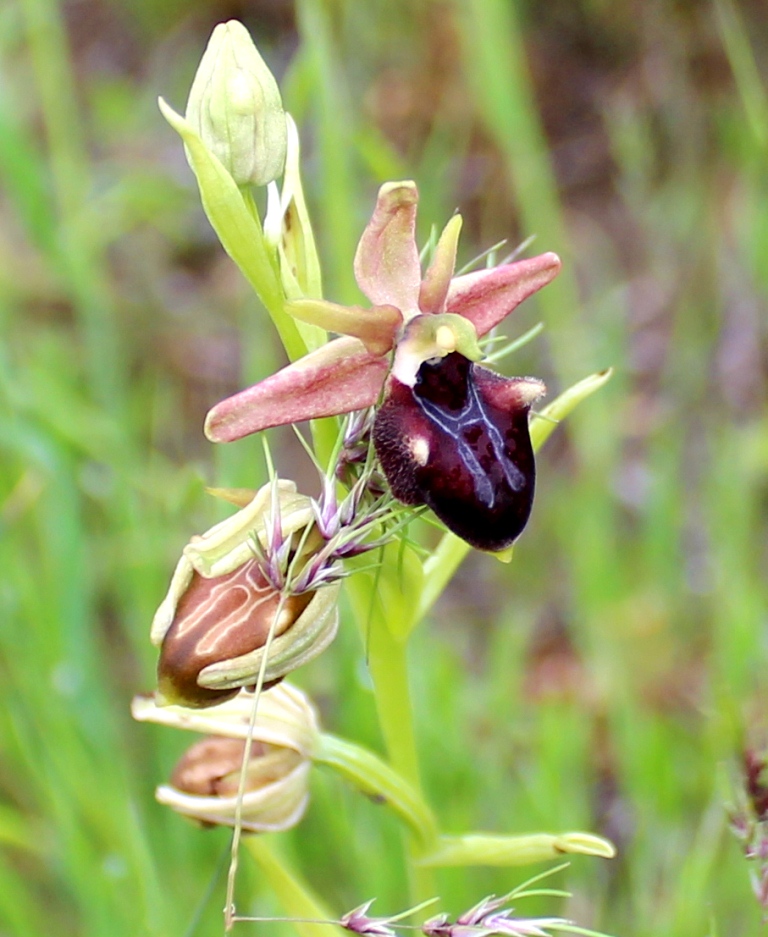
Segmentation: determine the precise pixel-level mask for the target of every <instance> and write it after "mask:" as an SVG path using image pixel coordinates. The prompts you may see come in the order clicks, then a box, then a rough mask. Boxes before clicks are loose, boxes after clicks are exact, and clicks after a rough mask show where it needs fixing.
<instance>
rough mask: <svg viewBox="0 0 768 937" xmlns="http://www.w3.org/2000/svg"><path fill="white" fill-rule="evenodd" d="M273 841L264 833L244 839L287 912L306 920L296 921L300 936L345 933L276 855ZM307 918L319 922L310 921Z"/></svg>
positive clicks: (309, 890)
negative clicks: (333, 922)
mask: <svg viewBox="0 0 768 937" xmlns="http://www.w3.org/2000/svg"><path fill="white" fill-rule="evenodd" d="M272 843H273V840H272V839H271V838H270V837H269V836H264V835H259V836H248V837H246V838H245V840H244V845H245V847H246V849H247V850H248V852H249V853H250V854H251V856H252V858H253V859H254V860H255V861H256V862H257V863H258V865H259V867H260V869H261V871H262V874H263V875H264V878H265V879H266V880H267V882H268V884H269V886H270V888H271V890H272V891H273V892H274V893H275V895H276V896H277V900H278V901H279V902H280V904H281V905H282V907H283V910H284V911H285V912H286V914H288V915H290V916H291V917H292V918H303V919H304V920H296V921H294V922H293V926H294V927H295V928H296V930H297V932H298V933H299V934H300V935H301V937H339V934H342V933H346V931H344V930H343V929H342V928H341V927H338V926H337V925H335V924H332V923H330V922H331V921H333V920H335V916H334V915H333V914H332V913H331V912H330V911H329V910H328V908H326V906H325V905H324V904H323V902H322V901H321V900H320V899H319V898H318V897H317V896H316V895H315V894H314V893H313V892H312V891H311V889H310V888H309V886H308V885H307V884H306V882H304V881H302V879H301V878H300V876H299V875H298V873H296V872H295V871H294V870H293V869H291V868H290V867H289V866H288V864H287V863H286V862H285V860H284V859H282V858H281V857H280V856H279V855H278V854H277V852H276V850H275V849H274V848H273V845H272ZM307 919H311V920H312V921H314V922H318V923H310V921H309V920H307Z"/></svg>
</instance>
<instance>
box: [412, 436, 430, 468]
mask: <svg viewBox="0 0 768 937" xmlns="http://www.w3.org/2000/svg"><path fill="white" fill-rule="evenodd" d="M408 448H409V449H410V450H411V455H412V456H413V459H414V461H415V462H417V463H418V464H419V465H426V464H427V459H428V458H429V443H428V442H427V440H426V439H425V438H424V437H423V436H413V437H412V438H411V439H409V440H408Z"/></svg>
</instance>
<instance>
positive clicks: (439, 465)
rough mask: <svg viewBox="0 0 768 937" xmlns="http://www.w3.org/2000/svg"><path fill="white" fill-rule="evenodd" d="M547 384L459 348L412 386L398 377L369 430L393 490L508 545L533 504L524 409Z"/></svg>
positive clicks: (460, 531) (428, 366) (477, 538)
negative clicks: (499, 369)
mask: <svg viewBox="0 0 768 937" xmlns="http://www.w3.org/2000/svg"><path fill="white" fill-rule="evenodd" d="M543 391H544V385H543V384H541V382H540V381H535V380H532V379H530V378H513V379H511V380H507V379H505V378H503V377H501V376H499V375H498V374H494V373H493V372H492V371H489V370H487V369H486V368H481V367H478V366H477V365H475V364H473V363H472V362H471V361H469V360H468V359H467V358H465V357H464V356H463V355H460V354H459V353H458V352H453V353H451V354H449V355H447V356H446V357H445V358H440V359H438V360H437V361H434V362H432V361H427V362H424V364H422V365H421V367H420V368H419V371H418V374H417V377H416V381H415V383H414V385H413V387H409V386H408V385H407V384H404V383H402V382H401V381H400V380H398V378H397V377H395V376H393V377H392V378H391V379H390V386H389V390H388V393H387V394H386V396H385V399H384V402H383V404H382V406H381V409H380V410H379V412H378V413H377V415H376V421H375V423H374V430H373V438H374V444H375V446H376V452H377V454H378V456H379V461H380V462H381V465H382V468H383V470H384V473H385V475H386V476H387V479H388V481H389V484H390V487H391V489H392V493H393V494H394V496H395V497H396V498H398V499H399V500H400V501H402V502H404V503H405V504H413V505H419V504H427V505H428V506H429V507H430V508H432V510H433V511H434V512H435V514H436V515H437V516H438V517H439V518H440V519H441V520H442V521H443V522H444V523H445V524H446V526H447V527H448V528H449V529H450V530H452V531H453V532H454V533H455V534H457V535H458V536H459V537H461V538H462V539H463V540H466V541H467V543H470V544H471V545H472V546H474V547H477V548H478V549H481V550H493V551H498V550H504V549H506V548H507V547H508V546H510V544H511V543H512V542H513V541H514V540H515V539H516V538H517V536H518V535H519V534H520V532H521V531H522V529H523V527H524V526H525V524H526V521H527V520H528V515H529V514H530V511H531V505H532V503H533V491H534V481H535V467H534V458H533V447H532V445H531V437H530V434H529V432H528V411H529V409H530V406H531V403H532V402H533V401H534V400H536V398H537V397H539V396H541V394H542V393H543Z"/></svg>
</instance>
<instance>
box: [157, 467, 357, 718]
mask: <svg viewBox="0 0 768 937" xmlns="http://www.w3.org/2000/svg"><path fill="white" fill-rule="evenodd" d="M313 524H314V514H313V511H312V507H311V502H310V499H309V498H306V497H304V496H303V495H299V494H297V493H296V490H295V486H293V485H292V484H291V483H287V482H278V483H277V486H276V487H273V486H272V485H267V486H265V487H264V488H262V489H261V490H260V491H259V492H257V493H256V495H255V496H254V498H253V499H252V501H251V502H250V503H249V504H248V505H246V507H244V508H243V509H242V510H241V511H239V512H238V513H237V514H234V515H233V516H232V517H230V518H228V519H227V520H225V521H222V523H220V524H217V525H216V526H215V527H213V528H212V529H211V530H209V531H208V532H207V533H205V534H203V535H202V536H201V537H195V538H193V540H192V541H190V543H189V544H188V545H187V546H186V547H185V549H184V552H183V555H182V558H181V560H180V561H179V564H178V566H177V568H176V572H175V573H174V575H173V579H172V581H171V586H170V589H169V592H168V595H167V596H166V598H165V599H164V601H163V602H162V603H161V605H160V608H159V609H158V611H157V614H156V615H155V621H154V623H153V628H152V638H153V641H154V642H155V643H156V644H159V645H160V659H159V662H158V668H157V673H158V698H159V700H160V701H161V702H164V703H167V704H168V703H180V704H183V705H185V706H212V705H215V704H216V703H219V702H222V701H223V700H225V699H228V698H230V697H232V696H234V695H235V694H236V693H237V692H238V690H239V689H240V688H241V687H243V686H251V685H253V684H255V683H256V682H257V680H258V677H259V673H260V672H261V669H262V664H264V655H265V653H267V647H268V648H269V650H268V654H267V661H266V664H264V668H265V669H264V685H265V686H269V685H270V684H272V683H275V682H276V681H278V680H280V679H282V677H284V676H285V675H286V674H287V673H289V672H290V671H292V670H295V669H296V668H297V667H299V666H301V665H302V664H304V663H306V662H307V661H309V660H311V659H312V658H313V657H315V656H317V655H318V654H319V653H320V652H321V651H323V650H324V649H325V648H326V647H327V646H328V644H329V643H330V642H331V641H332V640H333V638H334V636H335V634H336V630H337V628H338V610H337V599H338V592H339V588H340V583H339V582H338V581H337V582H330V583H329V584H326V585H323V586H322V587H321V588H318V589H316V590H314V591H308V592H306V593H304V594H302V595H292V594H290V591H286V590H281V589H278V588H276V586H275V585H274V583H273V582H272V581H270V579H269V578H268V575H267V571H266V570H265V568H264V563H263V560H262V559H261V558H260V557H259V556H257V552H259V550H261V551H262V553H263V552H264V551H265V550H268V552H270V554H271V558H272V559H273V560H274V563H273V565H274V566H275V570H274V571H275V572H277V573H279V569H278V566H279V563H280V562H281V558H282V561H285V562H286V563H290V562H291V558H292V557H293V558H295V559H296V561H297V562H296V565H297V566H298V568H301V564H303V563H304V562H306V561H307V560H309V559H310V558H311V557H312V556H313V555H314V553H313V551H314V550H316V549H317V547H318V545H319V542H320V541H321V538H320V537H319V535H316V532H314V531H312V530H311V528H312V525H313ZM258 544H260V545H261V546H260V547H259V546H258ZM270 632H272V639H271V640H269V635H270Z"/></svg>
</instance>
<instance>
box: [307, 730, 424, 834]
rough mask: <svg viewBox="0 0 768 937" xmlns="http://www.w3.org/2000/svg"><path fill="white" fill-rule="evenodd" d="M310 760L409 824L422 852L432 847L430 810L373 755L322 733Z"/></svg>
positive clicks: (389, 768) (401, 780)
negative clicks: (329, 769)
mask: <svg viewBox="0 0 768 937" xmlns="http://www.w3.org/2000/svg"><path fill="white" fill-rule="evenodd" d="M313 760H314V761H315V762H317V763H319V764H323V765H327V766H328V767H329V768H333V769H334V771H337V772H338V773H339V774H341V775H343V776H344V777H345V778H346V779H347V780H348V781H351V782H352V783H353V784H354V785H355V786H356V787H358V788H359V789H360V790H361V791H362V792H363V793H364V794H367V795H369V796H376V797H380V798H382V799H383V800H384V802H385V803H386V805H387V806H388V807H390V808H391V809H392V810H394V811H395V813H397V814H398V816H400V818H401V819H402V820H404V821H405V822H406V823H407V824H408V826H409V827H410V829H411V830H412V832H413V833H414V834H415V835H416V837H417V838H418V839H419V841H420V843H421V845H422V846H423V848H424V849H431V848H434V843H435V841H436V837H437V826H436V824H435V818H434V816H433V815H432V811H431V810H430V809H429V807H428V806H427V804H426V803H425V802H424V800H423V799H422V797H421V795H420V794H419V793H418V792H417V791H416V790H414V788H413V787H411V785H410V784H408V782H407V781H405V780H404V779H403V778H402V777H401V776H400V775H399V774H398V773H397V772H396V771H394V770H393V769H392V768H391V767H390V766H389V765H388V764H386V763H385V762H383V761H382V760H381V759H380V758H377V757H376V755H374V754H373V752H370V751H368V749H366V748H362V747H361V746H359V745H355V744H354V742H349V741H347V740H346V739H341V738H338V737H337V736H335V735H329V734H327V733H323V735H322V736H321V738H320V745H319V748H318V750H317V752H316V753H315V755H314V756H313Z"/></svg>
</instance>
